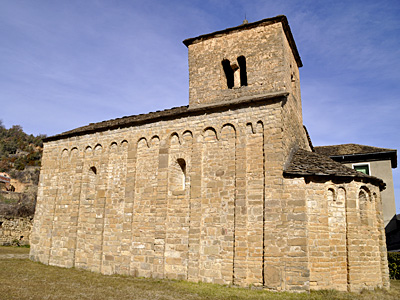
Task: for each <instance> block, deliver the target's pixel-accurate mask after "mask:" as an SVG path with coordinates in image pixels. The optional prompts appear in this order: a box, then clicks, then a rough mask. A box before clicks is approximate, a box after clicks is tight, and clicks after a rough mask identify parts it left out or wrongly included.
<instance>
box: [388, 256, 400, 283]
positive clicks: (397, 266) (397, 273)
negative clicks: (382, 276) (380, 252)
mask: <svg viewBox="0 0 400 300" xmlns="http://www.w3.org/2000/svg"><path fill="white" fill-rule="evenodd" d="M388 264H389V276H390V279H400V253H399V252H388Z"/></svg>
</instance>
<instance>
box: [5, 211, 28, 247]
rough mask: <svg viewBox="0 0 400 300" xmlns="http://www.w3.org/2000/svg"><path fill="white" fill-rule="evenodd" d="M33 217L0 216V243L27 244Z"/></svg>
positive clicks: (6, 244)
mask: <svg viewBox="0 0 400 300" xmlns="http://www.w3.org/2000/svg"><path fill="white" fill-rule="evenodd" d="M32 224H33V217H3V216H0V245H1V246H8V245H13V244H14V245H29V239H30V234H31V229H32Z"/></svg>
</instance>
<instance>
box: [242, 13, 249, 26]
mask: <svg viewBox="0 0 400 300" xmlns="http://www.w3.org/2000/svg"><path fill="white" fill-rule="evenodd" d="M247 23H249V21H247V18H246V12H245V13H244V21H243V24H247Z"/></svg>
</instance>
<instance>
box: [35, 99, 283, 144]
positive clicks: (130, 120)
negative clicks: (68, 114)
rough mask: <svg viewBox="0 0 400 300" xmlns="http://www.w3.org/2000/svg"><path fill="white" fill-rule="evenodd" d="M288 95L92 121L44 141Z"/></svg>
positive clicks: (170, 118)
mask: <svg viewBox="0 0 400 300" xmlns="http://www.w3.org/2000/svg"><path fill="white" fill-rule="evenodd" d="M288 95H289V94H288V93H287V92H273V93H266V94H261V95H256V96H245V97H241V98H238V99H235V100H232V101H229V102H221V103H213V104H209V105H202V106H200V107H194V108H191V107H189V106H188V105H186V106H180V107H174V108H170V109H166V110H161V111H156V112H150V113H147V114H140V115H132V116H126V117H122V118H117V119H113V120H108V121H103V122H98V123H90V124H89V125H86V126H82V127H79V128H76V129H73V130H69V131H66V132H63V133H60V134H57V135H53V136H50V137H47V138H44V139H43V141H44V142H50V141H56V140H61V139H64V138H68V137H73V136H80V135H84V134H90V133H94V132H100V131H106V130H113V129H118V128H125V127H130V126H138V125H142V124H148V123H153V122H157V121H161V120H164V121H165V120H172V119H177V118H181V117H187V116H193V115H200V114H205V113H212V112H215V111H224V110H230V109H235V108H237V107H243V106H249V105H253V104H254V103H262V102H272V101H281V100H283V99H286V97H287V96H288Z"/></svg>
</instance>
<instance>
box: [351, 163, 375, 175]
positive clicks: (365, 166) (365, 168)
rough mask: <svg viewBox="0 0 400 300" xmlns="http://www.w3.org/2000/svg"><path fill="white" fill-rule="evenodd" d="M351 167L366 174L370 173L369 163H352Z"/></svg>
mask: <svg viewBox="0 0 400 300" xmlns="http://www.w3.org/2000/svg"><path fill="white" fill-rule="evenodd" d="M353 169H354V170H356V171H358V172H361V173H364V174H367V175H370V174H371V173H370V170H369V164H354V165H353Z"/></svg>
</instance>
